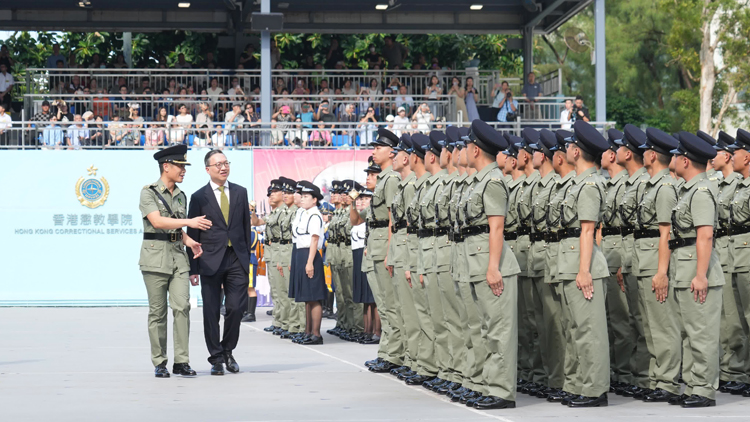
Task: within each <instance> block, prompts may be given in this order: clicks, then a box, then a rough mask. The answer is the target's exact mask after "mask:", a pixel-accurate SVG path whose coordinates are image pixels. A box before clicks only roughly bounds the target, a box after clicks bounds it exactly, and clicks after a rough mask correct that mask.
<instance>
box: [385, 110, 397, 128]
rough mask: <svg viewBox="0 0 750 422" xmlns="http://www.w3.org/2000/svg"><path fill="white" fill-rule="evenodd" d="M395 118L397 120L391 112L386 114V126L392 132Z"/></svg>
mask: <svg viewBox="0 0 750 422" xmlns="http://www.w3.org/2000/svg"><path fill="white" fill-rule="evenodd" d="M394 120H395V118H394V117H393V114H389V115H387V116H385V122H386V125H385V128H386V129H388V130H390V131H391V132H393V121H394Z"/></svg>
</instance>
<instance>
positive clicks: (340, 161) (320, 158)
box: [253, 149, 372, 212]
mask: <svg viewBox="0 0 750 422" xmlns="http://www.w3.org/2000/svg"><path fill="white" fill-rule="evenodd" d="M253 154H254V156H253V161H254V164H253V172H254V175H253V180H254V182H253V183H254V186H253V187H254V189H253V196H254V197H255V201H256V202H257V203H258V207H259V209H258V211H259V212H263V204H265V207H266V208H265V209H266V211H268V204H267V203H266V202H267V197H266V192H267V189H268V185H269V184H270V183H271V180H273V179H276V178H278V177H281V176H284V177H288V178H290V179H294V180H308V181H310V182H313V183H314V184H315V185H317V186H318V187H320V190H321V192H323V195H324V196H325V200H326V201H328V200H329V199H330V194H329V190H330V188H331V181H333V180H344V179H354V180H356V181H357V182H359V183H361V184H363V185H364V182H365V177H366V174H365V172H364V170H365V168H366V167H367V158H368V157H369V156H371V155H372V151H370V150H348V151H320V150H318V151H310V150H262V149H256V150H255V151H253Z"/></svg>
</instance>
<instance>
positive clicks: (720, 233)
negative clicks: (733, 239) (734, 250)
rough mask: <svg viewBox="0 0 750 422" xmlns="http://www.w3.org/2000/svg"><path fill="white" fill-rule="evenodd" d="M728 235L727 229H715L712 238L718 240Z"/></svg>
mask: <svg viewBox="0 0 750 422" xmlns="http://www.w3.org/2000/svg"><path fill="white" fill-rule="evenodd" d="M728 235H729V229H716V230H714V238H716V239H718V238H720V237H724V236H728Z"/></svg>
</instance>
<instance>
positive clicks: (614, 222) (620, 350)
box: [600, 129, 636, 385]
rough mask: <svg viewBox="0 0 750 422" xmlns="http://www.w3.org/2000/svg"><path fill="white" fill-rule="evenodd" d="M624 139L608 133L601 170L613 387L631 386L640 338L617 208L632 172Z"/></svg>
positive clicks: (611, 132)
mask: <svg viewBox="0 0 750 422" xmlns="http://www.w3.org/2000/svg"><path fill="white" fill-rule="evenodd" d="M624 136H625V135H624V134H623V133H622V132H620V131H619V130H617V129H609V130H608V131H607V144H608V145H609V149H608V150H607V151H605V152H604V153H603V154H602V159H601V167H602V170H605V171H606V172H607V173H608V174H609V179H608V180H607V181H606V182H605V187H606V190H607V196H606V199H605V201H604V203H605V205H606V208H605V211H604V215H603V216H602V225H601V233H600V234H601V243H600V247H601V249H602V252H603V253H604V257H605V258H606V259H607V265H608V266H609V273H610V276H609V277H607V278H606V279H605V290H606V295H607V297H606V299H607V300H606V303H607V324H608V326H609V330H608V331H609V351H610V352H609V354H610V370H611V373H612V377H611V381H612V383H613V384H620V385H621V384H625V385H631V384H632V383H633V375H632V373H631V367H630V358H631V357H632V356H633V351H634V350H635V343H634V340H635V337H636V336H635V333H633V329H632V327H633V324H632V323H631V321H630V310H629V309H628V299H627V295H626V293H625V285H624V283H623V280H622V274H621V272H620V269H621V268H622V256H623V254H624V253H625V250H624V249H623V246H622V222H621V221H620V213H619V212H618V209H617V207H618V202H619V199H620V198H621V197H622V195H623V193H624V191H625V181H626V180H627V179H628V172H627V170H625V167H623V166H621V165H620V164H619V163H618V162H617V150H618V149H619V148H620V145H619V144H617V143H616V142H615V140H622V138H623V137H624ZM618 273H620V274H618Z"/></svg>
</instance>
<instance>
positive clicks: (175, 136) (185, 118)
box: [168, 104, 193, 145]
mask: <svg viewBox="0 0 750 422" xmlns="http://www.w3.org/2000/svg"><path fill="white" fill-rule="evenodd" d="M177 110H178V111H179V114H178V115H177V116H170V117H172V119H171V120H168V123H169V124H170V125H171V126H172V129H171V130H170V131H169V142H170V144H172V145H178V144H183V143H185V139H186V138H187V134H188V131H189V130H190V129H191V128H192V127H193V116H192V115H190V114H188V112H187V111H188V109H187V106H186V105H185V104H180V105H179V106H178V107H177Z"/></svg>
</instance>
